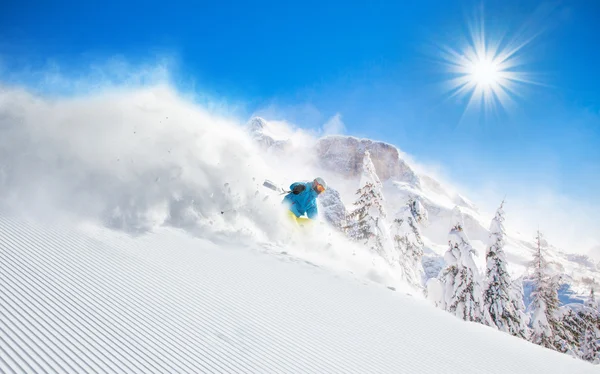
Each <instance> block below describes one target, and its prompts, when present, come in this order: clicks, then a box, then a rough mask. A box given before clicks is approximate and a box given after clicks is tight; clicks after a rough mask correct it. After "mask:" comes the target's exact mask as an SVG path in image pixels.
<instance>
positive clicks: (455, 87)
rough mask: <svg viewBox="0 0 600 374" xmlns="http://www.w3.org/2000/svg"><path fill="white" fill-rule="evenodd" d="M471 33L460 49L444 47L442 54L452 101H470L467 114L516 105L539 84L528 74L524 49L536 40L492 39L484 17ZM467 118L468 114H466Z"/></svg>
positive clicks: (522, 37)
mask: <svg viewBox="0 0 600 374" xmlns="http://www.w3.org/2000/svg"><path fill="white" fill-rule="evenodd" d="M468 26H469V28H468V30H469V31H468V33H466V35H464V38H463V42H462V43H459V45H457V46H449V45H441V46H440V47H439V50H438V51H439V53H440V56H439V57H441V61H442V63H443V64H444V66H446V69H447V73H449V75H450V78H449V79H448V80H446V81H445V83H446V92H447V93H448V94H449V96H450V97H459V98H466V102H467V103H466V107H465V110H464V112H465V113H466V112H467V111H468V110H471V109H476V110H477V111H478V112H484V113H488V112H496V111H497V110H498V109H505V108H507V107H508V106H510V105H512V104H514V103H515V98H517V97H520V96H522V95H521V92H520V90H522V88H524V85H527V84H539V82H535V81H534V80H533V79H532V74H531V72H527V71H524V70H523V69H522V68H523V66H524V63H523V57H522V56H523V49H524V48H525V47H526V46H527V45H528V44H529V43H530V42H531V41H532V40H533V37H530V38H528V37H526V35H523V34H517V35H515V36H514V37H513V38H512V39H510V40H508V39H507V38H506V35H504V38H500V37H493V36H492V35H488V34H486V32H485V29H484V23H483V17H479V18H476V19H475V21H473V22H469V23H468ZM463 115H464V113H463Z"/></svg>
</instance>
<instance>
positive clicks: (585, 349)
mask: <svg viewBox="0 0 600 374" xmlns="http://www.w3.org/2000/svg"><path fill="white" fill-rule="evenodd" d="M578 316H579V318H580V320H581V334H580V336H579V349H580V350H579V356H580V358H581V359H582V360H586V361H590V362H592V363H594V364H598V363H600V344H598V339H600V329H599V327H598V326H599V324H600V311H599V310H598V303H597V301H596V297H595V295H594V288H592V289H591V291H590V296H589V298H588V299H587V300H586V302H585V303H584V305H583V308H581V310H580V311H579V312H578Z"/></svg>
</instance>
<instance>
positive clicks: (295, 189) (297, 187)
mask: <svg viewBox="0 0 600 374" xmlns="http://www.w3.org/2000/svg"><path fill="white" fill-rule="evenodd" d="M305 189H306V186H305V185H304V183H300V182H296V183H292V185H291V186H290V190H291V191H292V193H293V194H294V195H298V194H299V193H301V192H303V191H304V190H305Z"/></svg>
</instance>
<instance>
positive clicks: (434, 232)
mask: <svg viewBox="0 0 600 374" xmlns="http://www.w3.org/2000/svg"><path fill="white" fill-rule="evenodd" d="M249 128H250V133H251V134H252V136H253V139H255V141H257V142H258V144H261V146H263V148H264V149H267V150H268V151H269V152H276V151H277V150H281V151H280V155H285V154H288V153H294V151H295V150H294V148H293V143H294V133H293V132H290V133H288V134H283V133H282V132H281V131H280V132H279V134H283V135H279V137H277V136H275V135H274V134H275V133H276V132H275V131H272V130H270V128H271V123H270V122H269V121H266V120H265V119H262V118H253V119H252V120H251V121H250V124H249ZM265 144H266V145H265ZM275 144H279V146H275ZM281 144H286V146H285V147H282V146H281ZM283 149H285V152H284V151H283ZM367 150H368V151H369V152H370V154H371V158H372V161H373V164H374V165H375V169H376V171H377V175H378V176H379V178H380V179H381V181H382V182H384V187H385V188H384V191H383V192H384V195H385V198H386V204H387V206H386V209H387V211H388V212H390V213H391V214H392V215H393V214H394V213H396V212H397V211H398V210H400V209H402V207H403V206H404V204H405V203H406V202H407V201H408V200H409V198H414V199H418V200H419V201H420V202H421V204H422V205H423V206H424V207H425V208H426V210H427V212H428V215H429V221H428V224H427V225H426V226H425V227H422V231H423V235H424V237H425V241H426V243H427V246H426V256H425V258H424V261H425V264H424V265H426V266H427V267H428V268H429V269H430V271H428V272H427V275H428V277H431V276H435V275H437V271H436V270H439V265H440V264H439V262H440V261H442V257H443V255H444V252H445V251H446V243H447V236H448V232H449V230H450V227H452V225H453V224H454V222H452V216H453V210H454V209H455V208H456V207H458V208H459V209H460V212H461V215H462V219H463V221H464V228H465V230H466V232H467V235H468V236H469V238H470V240H471V241H472V244H473V247H474V248H475V249H476V250H477V251H478V257H476V262H477V266H478V268H479V269H480V271H483V270H484V269H485V248H486V245H487V243H488V237H489V221H488V220H487V219H486V218H484V216H483V214H482V213H481V212H480V211H479V209H478V208H477V206H475V205H474V204H473V203H472V202H471V201H469V200H468V199H467V198H466V197H464V196H462V195H461V194H460V193H458V192H455V191H451V190H450V189H448V188H447V187H445V186H443V185H442V184H441V183H440V182H439V181H437V180H436V179H435V178H433V177H431V176H429V175H427V174H425V173H419V172H417V171H416V170H415V168H414V167H413V166H411V165H410V163H409V162H408V161H406V160H404V159H403V154H402V152H401V151H400V150H399V149H398V148H397V147H395V146H393V145H391V144H388V143H385V142H381V141H373V140H370V139H357V138H355V137H352V136H341V135H336V136H326V137H323V138H318V139H316V140H315V142H314V144H313V145H312V146H311V150H310V151H309V152H308V153H315V154H316V155H317V157H315V158H314V160H312V161H313V170H318V171H319V173H320V174H322V175H324V176H326V177H327V178H329V179H331V180H332V181H333V182H332V183H330V184H331V185H332V186H333V187H335V188H336V189H337V190H338V191H339V194H340V201H341V203H342V204H341V205H342V206H338V207H337V208H336V209H337V210H338V211H342V210H344V209H346V208H347V209H352V207H351V202H352V201H354V199H355V195H354V193H355V190H356V188H358V180H359V174H360V170H361V168H362V158H363V155H364V152H365V151H367ZM296 151H298V150H296ZM499 204H500V201H499V202H498V205H499ZM508 206H510V204H508ZM326 208H327V209H331V205H330V204H328V205H327V206H326ZM507 209H508V213H507V219H508V220H510V218H511V217H510V209H509V208H507ZM533 238H534V235H533V233H532V234H531V235H530V237H529V238H528V237H526V236H525V238H523V235H519V234H517V233H512V232H509V233H508V237H507V244H506V249H505V250H506V254H507V259H508V261H509V264H510V267H509V271H510V272H511V274H512V276H513V277H515V278H518V277H520V276H521V275H523V274H526V273H527V271H528V264H529V262H530V261H531V259H532V254H533V250H534V248H535V245H534V243H533ZM550 244H551V243H550ZM549 248H550V253H549V256H550V258H551V261H552V262H554V263H555V264H556V270H557V271H559V272H561V273H563V274H564V275H565V282H566V283H565V287H564V288H563V289H564V290H568V291H569V292H571V293H572V295H571V296H569V297H568V298H569V300H571V301H577V302H581V298H580V297H583V296H585V295H587V294H588V293H589V286H590V284H591V282H592V280H593V279H594V278H596V277H598V275H599V272H600V268H599V267H598V265H597V264H594V263H593V262H592V261H591V260H590V259H589V258H588V257H586V256H575V255H572V254H567V253H564V252H562V251H560V249H558V248H556V247H553V246H552V245H550V246H549ZM435 264H437V265H435ZM430 265H431V266H430ZM565 297H566V296H565Z"/></svg>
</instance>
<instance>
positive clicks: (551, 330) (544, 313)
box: [531, 231, 564, 350]
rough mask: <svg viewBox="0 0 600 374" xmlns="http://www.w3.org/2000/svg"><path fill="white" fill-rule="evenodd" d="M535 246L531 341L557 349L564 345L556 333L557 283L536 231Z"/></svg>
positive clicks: (557, 328) (557, 327) (558, 327)
mask: <svg viewBox="0 0 600 374" xmlns="http://www.w3.org/2000/svg"><path fill="white" fill-rule="evenodd" d="M536 243H537V247H536V250H535V252H534V254H533V261H532V263H531V264H532V265H533V270H534V271H533V277H532V278H533V286H534V290H533V292H532V293H531V297H532V313H533V316H532V319H531V329H532V334H531V341H532V342H533V343H535V344H538V345H541V346H543V347H546V348H549V349H555V350H559V347H561V346H563V345H564V342H563V341H562V339H561V337H560V336H559V335H557V334H556V332H557V330H559V329H560V326H559V324H560V321H559V320H558V318H557V312H558V308H559V306H560V303H559V300H558V283H557V282H556V280H555V278H553V277H551V276H550V274H549V269H548V262H547V261H546V259H545V258H544V253H543V251H542V236H541V233H540V232H539V231H538V234H537V237H536Z"/></svg>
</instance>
